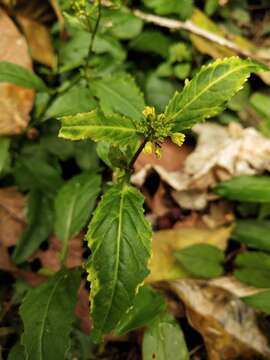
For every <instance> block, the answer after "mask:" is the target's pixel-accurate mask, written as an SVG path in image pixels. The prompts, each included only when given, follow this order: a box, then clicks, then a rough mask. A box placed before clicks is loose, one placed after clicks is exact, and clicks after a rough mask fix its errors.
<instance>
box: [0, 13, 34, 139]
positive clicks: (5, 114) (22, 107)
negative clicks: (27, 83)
mask: <svg viewBox="0 0 270 360" xmlns="http://www.w3.org/2000/svg"><path fill="white" fill-rule="evenodd" d="M0 34H1V36H0V61H9V62H12V63H16V64H18V65H21V66H24V67H26V68H28V69H31V66H32V62H31V58H30V55H29V51H28V47H27V43H26V41H25V39H24V37H23V36H22V35H21V34H20V32H19V31H18V29H17V28H16V26H15V25H14V23H13V21H12V20H11V19H10V18H9V17H8V15H7V14H6V13H5V12H4V11H3V10H1V9H0ZM34 95H35V92H34V91H33V90H31V89H25V88H22V87H19V86H17V85H13V84H7V83H0V114H1V115H0V135H13V134H19V133H21V132H22V131H23V130H24V129H25V128H26V127H27V125H28V122H29V113H30V111H31V109H32V106H33V102H34Z"/></svg>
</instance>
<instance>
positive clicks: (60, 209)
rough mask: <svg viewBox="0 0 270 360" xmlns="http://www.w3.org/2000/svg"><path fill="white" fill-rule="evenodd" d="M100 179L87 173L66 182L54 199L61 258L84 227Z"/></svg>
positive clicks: (98, 189) (55, 224)
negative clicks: (70, 241) (72, 239)
mask: <svg viewBox="0 0 270 360" xmlns="http://www.w3.org/2000/svg"><path fill="white" fill-rule="evenodd" d="M100 183H101V178H100V176H99V175H97V174H95V173H92V172H88V173H83V174H80V175H77V176H75V177H73V178H72V179H71V180H69V181H68V182H66V183H65V184H64V185H63V186H62V188H61V189H60V190H59V192H58V194H57V196H56V198H55V222H54V231H55V234H56V235H57V236H58V237H59V239H60V240H61V241H62V258H64V257H65V254H66V251H67V245H68V240H70V239H71V238H72V237H73V236H75V235H77V234H78V233H79V232H80V231H81V230H82V228H83V227H84V226H85V225H86V223H87V220H88V219H89V218H90V215H91V213H92V210H93V208H94V205H95V202H96V198H97V195H98V193H99V191H100Z"/></svg>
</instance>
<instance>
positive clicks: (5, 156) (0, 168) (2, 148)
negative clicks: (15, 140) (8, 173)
mask: <svg viewBox="0 0 270 360" xmlns="http://www.w3.org/2000/svg"><path fill="white" fill-rule="evenodd" d="M9 146H10V138H8V137H0V176H1V174H3V173H4V172H5V170H6V169H7V168H8V167H9V162H10V154H9Z"/></svg>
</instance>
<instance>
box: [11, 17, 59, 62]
mask: <svg viewBox="0 0 270 360" xmlns="http://www.w3.org/2000/svg"><path fill="white" fill-rule="evenodd" d="M16 19H17V21H18V22H19V24H20V25H21V27H22V30H23V32H24V35H25V37H26V40H27V42H28V45H29V47H30V51H31V55H32V57H33V59H34V60H36V61H37V62H39V63H41V64H43V65H46V66H49V67H54V65H55V59H56V58H55V54H54V50H53V46H52V42H51V38H50V34H49V31H48V29H47V27H46V26H45V25H43V24H41V23H39V22H38V21H36V20H32V19H30V18H28V17H26V16H23V15H20V14H17V16H16Z"/></svg>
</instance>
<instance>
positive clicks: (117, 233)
mask: <svg viewBox="0 0 270 360" xmlns="http://www.w3.org/2000/svg"><path fill="white" fill-rule="evenodd" d="M142 205H143V196H142V195H141V194H140V193H139V191H138V190H137V189H135V188H134V187H132V186H130V185H128V184H126V183H120V184H117V185H114V186H113V187H112V188H111V189H109V190H108V191H107V192H106V194H105V195H104V196H103V198H102V200H101V201H100V203H99V205H98V207H97V210H96V211H95V214H94V217H93V219H92V221H91V222H90V225H89V230H88V234H87V237H86V239H87V241H88V243H89V247H90V249H91V251H92V256H91V259H90V264H89V267H88V269H87V270H88V273H89V277H88V278H89V281H91V294H90V295H91V305H92V319H93V323H94V331H93V337H94V338H95V339H99V337H100V336H101V335H102V334H104V333H108V332H110V331H112V330H113V329H115V327H116V326H117V324H118V323H119V321H120V320H121V319H122V318H123V316H124V315H125V313H126V312H127V310H128V309H129V308H130V307H131V306H132V304H133V301H134V297H135V293H136V289H137V287H138V285H139V284H141V283H142V281H143V280H144V278H145V277H146V275H147V274H148V272H149V271H148V269H147V263H148V260H149V257H150V243H151V228H150V225H149V224H148V222H147V221H146V220H145V218H144V214H143V207H142ZM104 260H105V261H106V264H105V266H104Z"/></svg>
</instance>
